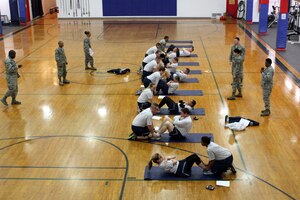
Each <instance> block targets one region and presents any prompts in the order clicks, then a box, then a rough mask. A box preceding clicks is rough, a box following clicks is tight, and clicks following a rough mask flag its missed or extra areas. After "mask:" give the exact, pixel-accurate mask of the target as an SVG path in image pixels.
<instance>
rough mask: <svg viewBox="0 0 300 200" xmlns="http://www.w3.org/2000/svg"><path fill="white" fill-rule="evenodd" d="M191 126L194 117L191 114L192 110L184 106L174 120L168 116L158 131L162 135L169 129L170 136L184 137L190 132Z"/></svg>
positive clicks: (175, 137)
mask: <svg viewBox="0 0 300 200" xmlns="http://www.w3.org/2000/svg"><path fill="white" fill-rule="evenodd" d="M191 128H192V118H191V116H190V111H189V109H187V108H183V109H182V110H181V113H180V115H178V116H175V117H174V120H172V119H170V118H169V117H167V116H166V117H165V118H164V121H163V123H162V124H161V125H160V127H159V129H158V133H159V134H160V135H161V134H163V133H164V132H166V131H168V132H169V136H170V137H172V138H174V139H183V138H185V136H186V134H188V133H189V131H190V130H191Z"/></svg>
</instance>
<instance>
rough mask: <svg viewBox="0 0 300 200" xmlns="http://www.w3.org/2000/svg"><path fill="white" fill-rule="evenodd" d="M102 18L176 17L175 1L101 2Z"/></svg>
mask: <svg viewBox="0 0 300 200" xmlns="http://www.w3.org/2000/svg"><path fill="white" fill-rule="evenodd" d="M102 3H103V16H176V15H177V0H163V1H162V0H102Z"/></svg>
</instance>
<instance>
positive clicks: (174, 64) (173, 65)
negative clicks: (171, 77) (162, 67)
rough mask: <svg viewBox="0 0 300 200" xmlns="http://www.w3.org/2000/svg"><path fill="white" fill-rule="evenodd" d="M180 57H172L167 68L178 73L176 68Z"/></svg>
mask: <svg viewBox="0 0 300 200" xmlns="http://www.w3.org/2000/svg"><path fill="white" fill-rule="evenodd" d="M178 60H179V59H178V57H175V58H173V59H172V61H171V62H170V63H168V64H167V66H166V68H167V69H168V70H169V71H170V72H171V73H173V74H174V73H176V69H177V67H178Z"/></svg>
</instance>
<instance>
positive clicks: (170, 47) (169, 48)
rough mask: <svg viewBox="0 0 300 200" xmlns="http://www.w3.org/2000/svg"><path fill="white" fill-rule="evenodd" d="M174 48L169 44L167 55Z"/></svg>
mask: <svg viewBox="0 0 300 200" xmlns="http://www.w3.org/2000/svg"><path fill="white" fill-rule="evenodd" d="M174 48H175V45H174V44H171V45H170V46H169V47H168V49H167V53H169V52H170V51H173V49H174Z"/></svg>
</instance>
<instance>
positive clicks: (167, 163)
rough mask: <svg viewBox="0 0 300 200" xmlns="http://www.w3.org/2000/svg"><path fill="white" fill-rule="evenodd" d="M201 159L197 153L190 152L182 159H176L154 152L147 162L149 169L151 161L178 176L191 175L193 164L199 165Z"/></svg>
mask: <svg viewBox="0 0 300 200" xmlns="http://www.w3.org/2000/svg"><path fill="white" fill-rule="evenodd" d="M201 162H202V160H201V159H200V158H199V156H198V155H197V154H192V155H190V156H188V157H186V158H185V159H183V160H177V159H176V156H167V157H164V156H162V155H161V154H159V153H155V154H154V155H153V156H152V157H151V160H150V161H149V163H148V169H149V170H151V168H152V165H153V163H155V164H157V165H158V166H159V167H160V168H161V169H163V170H164V171H165V172H167V173H173V174H176V175H177V176H180V177H189V176H191V171H192V167H193V165H194V164H195V163H196V165H198V166H199V165H200V163H201Z"/></svg>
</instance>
